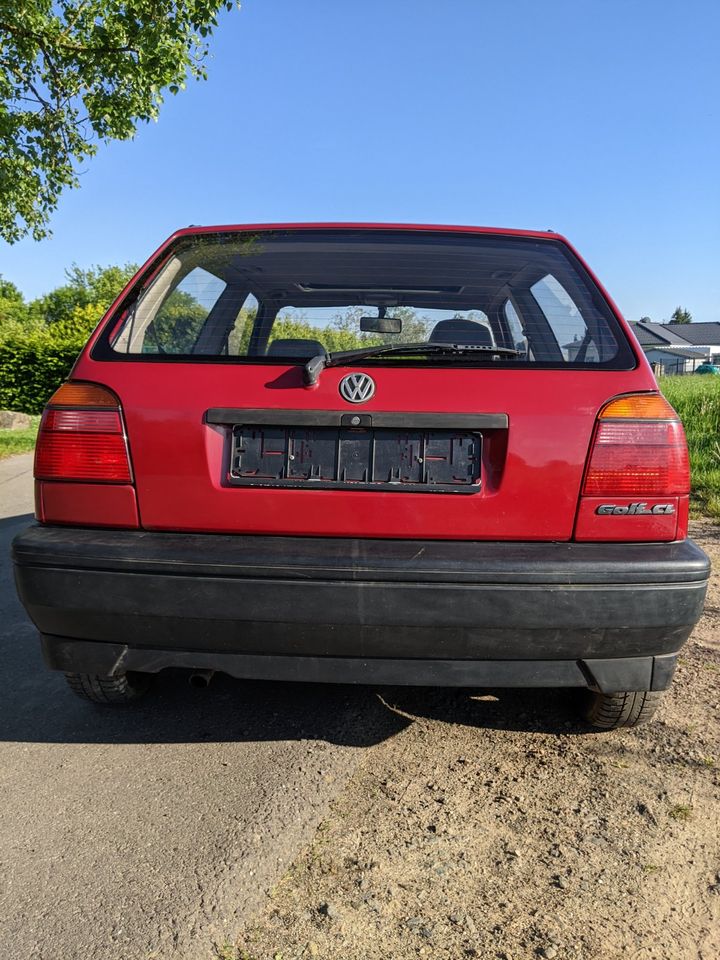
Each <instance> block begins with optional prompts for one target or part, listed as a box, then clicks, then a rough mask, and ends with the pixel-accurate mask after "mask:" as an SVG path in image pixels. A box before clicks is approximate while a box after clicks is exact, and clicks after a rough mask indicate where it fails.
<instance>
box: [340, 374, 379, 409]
mask: <svg viewBox="0 0 720 960" xmlns="http://www.w3.org/2000/svg"><path fill="white" fill-rule="evenodd" d="M374 393H375V381H374V380H373V378H372V377H369V376H368V375H367V374H366V373H349V374H348V375H347V376H346V377H343V378H342V380H341V381H340V396H341V397H342V398H343V400H347V401H348V402H349V403H365V402H366V401H368V400H369V399H370V397H372V396H373V395H374Z"/></svg>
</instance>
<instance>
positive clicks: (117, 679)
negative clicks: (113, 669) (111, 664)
mask: <svg viewBox="0 0 720 960" xmlns="http://www.w3.org/2000/svg"><path fill="white" fill-rule="evenodd" d="M65 679H66V680H67V682H68V685H69V687H70V689H71V690H72V692H73V693H75V694H77V696H78V697H82V699H83V700H90V701H92V703H102V704H105V705H107V704H118V703H132V702H133V701H134V700H139V699H140V697H142V696H143V694H144V693H145V692H146V690H147V688H148V687H149V686H150V674H148V673H119V674H117V676H114V677H103V676H98V675H97V674H94V673H66V674H65Z"/></svg>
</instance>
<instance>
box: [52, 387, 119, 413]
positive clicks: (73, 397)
mask: <svg viewBox="0 0 720 960" xmlns="http://www.w3.org/2000/svg"><path fill="white" fill-rule="evenodd" d="M48 406H49V407H73V408H74V409H77V408H78V407H113V408H115V409H116V410H117V408H118V406H119V404H118V400H117V397H116V396H115V394H114V393H112V391H110V390H108V389H107V387H101V386H99V384H97V383H64V384H63V385H62V386H61V387H60V388H59V389H58V390H56V391H55V393H54V394H53V395H52V396H51V397H50V400H49V402H48Z"/></svg>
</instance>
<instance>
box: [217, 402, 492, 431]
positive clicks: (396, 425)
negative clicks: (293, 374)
mask: <svg viewBox="0 0 720 960" xmlns="http://www.w3.org/2000/svg"><path fill="white" fill-rule="evenodd" d="M353 416H359V417H361V418H362V419H361V421H360V424H357V425H358V426H367V427H370V426H372V427H390V428H393V429H403V428H407V429H409V430H507V428H508V424H509V420H508V415H507V414H506V413H402V412H400V413H374V412H373V413H367V412H366V411H363V410H356V411H353V410H352V409H349V410H348V409H346V410H267V409H262V410H254V409H248V408H243V407H212V408H211V409H210V410H208V411H207V414H206V416H205V419H206V422H207V423H213V424H233V425H236V424H251V425H257V426H259V427H262V426H274V427H340V426H354V425H355V424H353V423H351V422H350V420H349V418H351V417H353Z"/></svg>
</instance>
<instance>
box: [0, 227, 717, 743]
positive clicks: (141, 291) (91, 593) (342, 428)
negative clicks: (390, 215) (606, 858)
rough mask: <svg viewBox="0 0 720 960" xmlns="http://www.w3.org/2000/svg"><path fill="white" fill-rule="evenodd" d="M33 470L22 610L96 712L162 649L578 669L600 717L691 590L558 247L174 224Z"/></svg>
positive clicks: (679, 515)
mask: <svg viewBox="0 0 720 960" xmlns="http://www.w3.org/2000/svg"><path fill="white" fill-rule="evenodd" d="M35 474H36V492H37V520H38V523H37V524H36V525H34V526H33V527H31V528H30V529H29V530H28V531H27V532H26V533H24V534H22V535H21V536H20V537H19V538H18V539H17V540H16V542H15V546H14V556H15V563H16V572H17V582H18V588H19V592H20V596H21V598H22V599H23V602H24V603H25V606H26V608H27V610H28V612H29V613H30V615H31V616H32V618H33V620H34V621H35V623H36V624H37V626H38V629H39V630H40V633H41V635H42V642H43V649H44V652H45V656H46V660H47V662H48V664H49V665H50V666H51V667H54V668H56V669H60V670H64V671H65V672H66V673H67V674H69V675H70V677H71V682H72V683H73V685H74V687H75V689H78V690H79V692H83V693H84V694H85V695H88V696H91V698H93V699H101V700H102V699H105V700H112V699H128V698H129V697H131V696H133V695H135V694H136V693H138V692H140V691H141V689H142V688H143V687H144V680H145V678H146V677H147V676H148V675H149V674H152V673H155V672H157V671H158V670H161V669H163V668H165V667H168V666H185V667H188V668H190V669H193V670H224V671H226V672H228V673H231V674H233V675H235V676H241V677H261V678H283V679H298V680H323V681H341V682H371V683H415V684H453V685H473V686H475V685H484V686H492V685H517V686H533V685H536V686H537V685H545V686H577V687H583V688H586V689H588V690H590V691H591V692H592V696H591V698H590V715H591V718H592V719H593V720H594V722H596V723H599V724H600V725H604V726H614V725H618V724H619V723H626V722H634V721H635V720H637V719H642V718H644V716H645V715H647V714H648V713H649V712H650V710H651V706H652V704H653V703H654V701H655V700H656V699H657V697H658V696H659V693H660V692H661V691H662V690H664V689H665V688H667V686H668V685H669V683H670V680H671V678H672V673H673V670H674V666H675V662H676V658H677V653H678V651H679V649H680V648H681V646H682V644H683V643H684V641H685V640H686V638H687V636H688V635H689V633H690V631H691V630H692V627H693V625H694V623H695V622H696V620H697V619H698V618H699V616H700V613H701V609H702V603H703V599H704V594H705V588H706V584H707V577H708V561H707V558H706V557H705V555H704V554H703V553H702V552H701V551H700V550H699V549H698V548H697V547H696V546H695V545H694V544H693V543H692V541H690V540H688V539H687V518H688V497H689V483H690V481H689V468H688V460H687V449H686V444H685V438H684V434H683V430H682V426H681V424H680V422H679V420H678V418H677V416H676V415H675V413H674V411H673V410H672V408H671V407H670V406H669V405H668V404H667V402H666V401H665V400H664V399H663V398H662V397H661V395H660V394H659V393H658V389H657V385H656V383H655V381H654V379H653V376H652V372H651V371H650V369H649V367H648V364H647V362H646V361H645V358H644V356H643V355H642V353H641V352H640V351H639V349H638V347H637V345H636V343H635V341H634V338H633V336H632V334H631V333H630V331H629V330H628V327H627V325H626V324H625V323H624V321H623V320H622V318H621V317H620V316H619V314H618V312H617V310H616V309H615V308H614V307H613V305H612V303H611V301H610V300H609V299H608V297H607V295H606V294H605V293H604V291H603V290H602V288H601V287H600V285H599V284H598V282H597V281H596V280H595V278H594V277H593V276H592V274H591V273H590V271H589V270H588V268H587V267H586V266H585V265H584V264H583V262H582V261H581V260H580V258H579V256H578V255H577V254H576V253H575V252H574V251H573V249H572V248H571V247H570V245H569V244H568V243H567V242H566V241H565V240H564V239H562V238H560V237H558V236H557V235H554V234H530V233H521V232H513V231H494V230H479V229H468V228H465V229H463V228H430V227H428V228H421V227H388V226H362V227H358V226H338V225H335V226H333V225H325V226H323V225H320V226H307V227H294V226H276V227H233V228H213V229H206V228H195V229H192V230H187V231H181V232H179V233H178V234H176V235H174V236H173V237H172V238H171V239H170V240H169V241H168V242H167V243H166V244H164V245H163V247H161V248H160V250H159V251H158V252H157V253H156V254H155V255H154V256H153V257H152V258H151V259H150V260H149V261H148V263H147V264H146V265H145V267H143V268H142V270H141V271H140V272H139V274H138V276H137V277H136V279H135V280H134V281H133V283H132V284H131V285H130V286H129V287H128V288H127V289H126V291H124V293H123V294H122V295H121V297H120V298H119V300H118V301H117V303H116V304H115V305H114V306H113V307H112V308H111V310H110V311H109V313H108V315H107V316H106V318H105V319H104V320H103V322H102V323H101V325H100V326H99V328H98V330H97V331H96V332H95V334H94V335H93V337H92V338H91V340H90V342H89V344H88V345H87V347H86V348H85V350H84V351H83V353H82V355H81V357H80V358H79V360H78V362H77V364H76V366H75V369H74V370H73V373H72V376H71V379H70V381H69V383H68V384H66V385H65V386H63V387H61V389H60V390H59V391H58V393H57V394H56V395H55V396H54V397H53V398H52V400H51V401H50V404H49V405H48V408H47V410H46V412H45V414H44V416H43V422H42V426H41V431H40V436H39V441H38V448H37V455H36V470H35ZM619 697H621V698H622V699H618V698H619Z"/></svg>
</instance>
